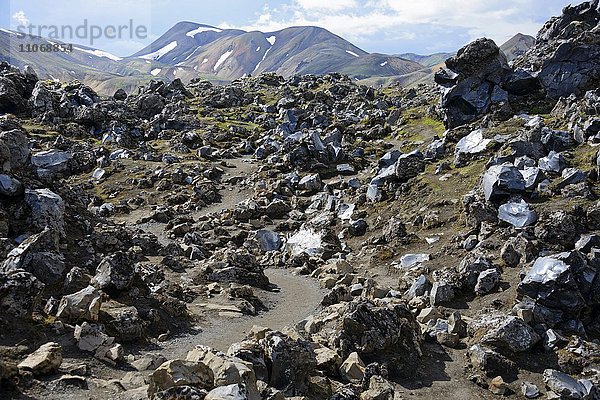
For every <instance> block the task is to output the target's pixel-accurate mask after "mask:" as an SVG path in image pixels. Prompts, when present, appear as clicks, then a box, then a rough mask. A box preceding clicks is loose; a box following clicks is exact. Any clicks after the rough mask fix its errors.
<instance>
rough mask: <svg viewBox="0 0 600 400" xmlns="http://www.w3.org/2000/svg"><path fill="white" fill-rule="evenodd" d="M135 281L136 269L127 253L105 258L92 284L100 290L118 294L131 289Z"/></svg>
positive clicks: (97, 269) (118, 253)
mask: <svg viewBox="0 0 600 400" xmlns="http://www.w3.org/2000/svg"><path fill="white" fill-rule="evenodd" d="M133 279H134V267H133V264H132V262H131V260H130V258H129V257H128V256H127V254H125V253H122V252H117V253H115V254H112V255H110V256H106V257H104V259H103V260H102V261H101V262H100V264H98V267H97V268H96V275H94V277H93V278H92V281H91V284H92V285H93V286H95V287H97V288H98V289H103V290H108V291H117V292H118V291H123V290H126V289H129V288H130V287H131V285H132V283H133Z"/></svg>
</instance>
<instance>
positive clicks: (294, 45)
mask: <svg viewBox="0 0 600 400" xmlns="http://www.w3.org/2000/svg"><path fill="white" fill-rule="evenodd" d="M196 32H197V33H196ZM192 36H193V37H192ZM140 58H141V59H152V60H155V61H158V62H160V63H162V64H166V65H165V66H163V67H162V68H161V69H160V71H158V72H156V75H157V76H163V77H167V78H172V77H178V78H181V79H183V80H190V79H192V78H194V77H197V76H198V75H202V76H214V77H215V78H217V79H223V80H233V79H236V78H239V77H241V76H244V75H256V74H260V73H262V72H275V73H278V74H280V75H283V76H292V75H295V74H315V75H321V74H326V73H329V72H341V73H345V74H348V75H350V76H352V77H354V78H357V79H360V78H364V77H371V76H374V75H375V76H390V75H402V74H405V73H411V72H414V71H417V70H419V69H422V68H423V67H422V66H420V65H419V64H417V63H414V62H412V61H409V60H404V59H401V58H398V57H393V56H385V55H378V54H369V53H367V52H366V51H364V50H362V49H360V48H358V47H356V46H354V45H353V44H352V43H350V42H348V41H346V40H344V39H342V38H341V37H339V36H337V35H334V34H333V33H331V32H329V31H327V30H326V29H323V28H318V27H312V26H304V27H290V28H286V29H283V30H280V31H276V32H266V33H264V32H258V31H254V32H244V31H240V30H221V29H219V28H215V27H212V26H209V25H200V24H194V23H190V22H183V23H179V24H177V25H175V26H174V27H173V28H171V29H170V30H169V31H168V32H166V33H165V34H164V35H163V36H161V37H160V38H159V39H157V40H156V41H155V42H154V43H152V44H151V45H150V46H148V47H147V48H145V49H144V50H142V51H140V52H138V53H136V54H134V55H132V56H131V57H129V58H128V59H130V60H131V59H140ZM382 64H383V65H382ZM155 71H157V70H155Z"/></svg>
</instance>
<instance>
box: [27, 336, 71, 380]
mask: <svg viewBox="0 0 600 400" xmlns="http://www.w3.org/2000/svg"><path fill="white" fill-rule="evenodd" d="M62 361H63V357H62V347H61V346H60V345H59V344H58V343H54V342H49V343H46V344H43V345H42V346H40V347H39V348H38V349H37V350H36V351H34V352H33V353H31V354H30V355H28V356H27V358H26V359H25V360H23V361H21V362H20V363H19V365H18V367H19V370H21V371H29V372H32V373H33V374H34V375H37V376H40V375H47V374H51V373H53V372H57V371H58V369H59V368H60V366H61V364H62Z"/></svg>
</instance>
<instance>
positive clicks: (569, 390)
mask: <svg viewBox="0 0 600 400" xmlns="http://www.w3.org/2000/svg"><path fill="white" fill-rule="evenodd" d="M544 384H545V385H546V387H547V388H548V389H549V390H551V391H552V392H554V393H556V394H557V395H558V396H560V398H561V399H590V400H591V399H594V398H595V397H596V396H597V395H598V388H597V387H596V386H594V385H593V384H592V383H591V382H590V381H588V380H576V379H575V378H573V377H571V376H570V375H567V374H565V373H563V372H560V371H556V370H553V369H546V370H545V371H544Z"/></svg>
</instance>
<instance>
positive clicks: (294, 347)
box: [259, 332, 317, 395]
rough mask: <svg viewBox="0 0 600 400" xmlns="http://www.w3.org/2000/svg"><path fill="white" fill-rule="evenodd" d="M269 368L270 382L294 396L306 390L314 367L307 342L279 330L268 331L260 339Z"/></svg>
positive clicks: (311, 352) (310, 349)
mask: <svg viewBox="0 0 600 400" xmlns="http://www.w3.org/2000/svg"><path fill="white" fill-rule="evenodd" d="M259 343H260V345H261V347H262V348H263V349H264V354H265V361H266V362H267V365H268V367H269V369H270V371H269V372H270V373H269V385H270V386H273V387H274V388H276V389H279V390H284V391H285V392H287V393H289V394H291V395H294V394H302V393H304V392H305V391H306V389H307V379H308V377H309V376H310V374H311V373H312V372H313V371H314V370H315V368H316V366H317V361H316V356H315V353H314V350H313V348H312V345H311V344H310V342H307V341H305V340H301V339H297V340H294V339H292V338H290V337H289V336H287V335H284V334H282V333H280V332H268V333H267V334H266V336H265V338H264V339H261V340H260V341H259Z"/></svg>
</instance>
